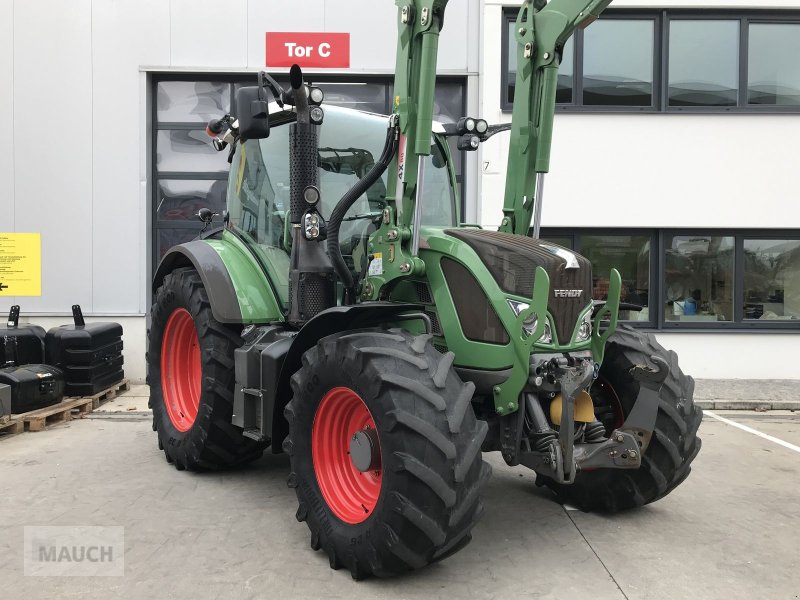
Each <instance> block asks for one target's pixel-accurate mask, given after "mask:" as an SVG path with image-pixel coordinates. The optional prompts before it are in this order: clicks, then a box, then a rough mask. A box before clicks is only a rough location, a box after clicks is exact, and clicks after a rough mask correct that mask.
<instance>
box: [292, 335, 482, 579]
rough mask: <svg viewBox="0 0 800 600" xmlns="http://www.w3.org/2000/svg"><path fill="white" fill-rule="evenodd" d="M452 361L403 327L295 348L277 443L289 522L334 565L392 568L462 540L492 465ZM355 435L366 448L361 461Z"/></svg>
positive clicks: (469, 391) (381, 571)
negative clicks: (292, 502)
mask: <svg viewBox="0 0 800 600" xmlns="http://www.w3.org/2000/svg"><path fill="white" fill-rule="evenodd" d="M452 364H453V355H452V353H447V354H445V355H442V354H440V353H438V352H437V351H436V350H434V348H433V346H432V345H431V343H430V336H418V337H415V336H412V335H410V334H408V333H406V332H404V331H401V330H391V331H379V330H361V331H356V332H344V333H339V334H335V335H332V336H329V337H326V338H324V339H322V340H321V341H320V342H319V343H318V344H317V346H316V347H315V348H312V349H310V350H308V351H307V352H306V353H305V354H304V355H303V366H302V368H301V369H300V370H299V371H298V372H297V373H296V374H295V375H294V376H293V377H292V392H293V397H292V400H291V401H290V402H289V404H288V405H287V406H286V409H285V411H284V414H285V415H286V418H287V420H288V422H289V437H287V439H286V441H285V443H284V450H285V451H286V452H287V453H288V454H289V455H290V457H291V474H290V476H289V486H290V487H293V488H295V491H296V493H297V500H298V503H299V507H298V509H297V515H296V516H297V520H298V521H305V522H306V524H307V525H308V527H309V529H310V530H311V547H312V548H313V549H314V550H318V549H320V548H322V549H324V550H325V552H326V553H327V554H328V557H329V559H330V565H331V567H332V568H334V569H338V568H340V567H342V566H344V567H347V568H349V569H350V573H351V575H352V576H353V578H355V579H362V578H364V577H367V576H369V575H375V576H379V577H386V576H392V575H396V574H398V573H402V572H404V571H408V570H410V569H418V568H421V567H423V566H425V565H427V564H429V563H431V562H434V561H437V560H441V559H443V558H445V557H446V556H449V555H451V554H453V553H454V552H456V551H458V550H459V549H461V548H463V547H464V546H465V545H466V544H467V543H468V542H469V540H470V538H471V534H470V532H471V530H472V528H473V527H474V526H475V524H476V523H477V521H478V519H479V518H480V516H481V514H482V512H483V507H482V505H481V502H480V498H479V496H478V492H479V490H480V487H481V486H482V484H483V483H484V482H485V481H486V480H487V479H488V478H489V475H490V473H491V468H490V467H489V465H488V464H487V463H485V462H484V461H483V460H482V458H481V444H482V442H483V440H484V438H485V437H486V432H487V425H486V423H485V422H484V421H478V420H476V418H475V414H474V413H473V411H472V405H471V400H472V396H473V393H474V391H475V386H474V385H473V384H472V383H463V382H462V381H461V379H460V378H459V377H458V375H457V373H456V372H455V370H454V369H453V367H452ZM356 434H358V435H360V436H361V441H362V442H364V444H366V445H367V446H369V447H370V448H371V449H372V455H371V458H370V454H363V455H362V456H360V460H361V461H362V462H361V464H362V467H361V468H359V467H357V464H359V459H357V458H356V455H357V454H359V453H358V452H357V450H358V448H357V447H356V446H354V445H353V444H355V443H357V440H356V439H355V437H354V436H356ZM367 434H368V435H367ZM370 440H371V441H370ZM350 451H352V454H351V452H350Z"/></svg>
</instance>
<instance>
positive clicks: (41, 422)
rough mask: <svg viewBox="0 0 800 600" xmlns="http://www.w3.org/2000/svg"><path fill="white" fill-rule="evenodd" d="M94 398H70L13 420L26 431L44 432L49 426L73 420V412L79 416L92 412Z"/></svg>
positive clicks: (23, 414) (15, 416) (20, 415)
mask: <svg viewBox="0 0 800 600" xmlns="http://www.w3.org/2000/svg"><path fill="white" fill-rule="evenodd" d="M92 403H93V401H92V398H70V399H67V400H64V401H63V402H59V403H58V404H54V405H53V406H48V407H47V408H40V409H39V410H32V411H30V412H26V413H22V414H19V415H14V417H13V418H15V419H17V420H19V421H21V422H23V423H24V424H25V431H42V430H43V429H45V428H46V427H48V426H49V425H55V424H56V423H64V422H66V421H71V420H72V411H77V414H78V416H80V415H85V414H88V413H90V412H92V410H93V409H92Z"/></svg>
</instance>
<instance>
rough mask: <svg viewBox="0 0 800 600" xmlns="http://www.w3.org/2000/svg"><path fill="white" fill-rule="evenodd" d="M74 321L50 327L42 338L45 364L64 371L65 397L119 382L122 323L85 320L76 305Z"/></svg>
mask: <svg viewBox="0 0 800 600" xmlns="http://www.w3.org/2000/svg"><path fill="white" fill-rule="evenodd" d="M72 314H73V318H74V321H75V322H74V324H72V325H61V326H60V327H54V328H53V329H51V330H50V331H48V332H47V336H46V338H45V356H46V357H47V363H48V364H51V365H55V366H57V367H59V368H61V369H63V370H64V373H65V377H66V393H67V395H68V396H91V395H93V394H96V393H98V392H100V391H102V390H104V389H106V388H108V387H111V386H112V385H114V384H115V383H117V382H119V381H122V379H123V378H124V377H125V373H124V371H123V370H122V365H123V360H124V359H123V357H122V325H120V324H119V323H111V322H108V323H86V322H85V321H84V320H83V314H82V313H81V308H80V306H77V305H75V306H73V307H72Z"/></svg>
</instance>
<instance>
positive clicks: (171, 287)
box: [147, 268, 264, 471]
mask: <svg viewBox="0 0 800 600" xmlns="http://www.w3.org/2000/svg"><path fill="white" fill-rule="evenodd" d="M239 345H241V338H240V337H239V334H238V332H237V331H236V330H235V329H234V328H231V327H228V326H227V325H223V324H222V323H219V322H218V321H216V320H215V319H214V317H213V315H212V314H211V305H210V304H209V301H208V294H207V293H206V290H205V287H204V286H203V282H202V280H201V279H200V275H199V274H198V273H197V271H195V270H194V269H191V268H180V269H175V270H174V271H173V272H171V273H169V274H168V275H167V276H166V277H164V283H163V285H161V287H159V288H158V290H157V291H156V295H155V300H154V302H153V308H152V311H151V324H150V331H149V347H148V352H147V364H148V376H147V381H148V383H149V384H150V408H152V409H153V429H154V430H155V431H156V432H157V433H158V447H159V449H161V450H163V451H164V455H165V456H166V459H167V462H169V463H172V464H174V465H175V467H176V468H177V469H178V470H179V471H182V470H184V469H190V470H205V469H218V468H222V467H231V466H234V465H238V464H242V463H245V462H249V461H251V460H253V459H255V458H258V457H259V456H261V454H262V452H263V449H264V446H263V444H258V443H256V442H254V441H253V440H250V439H248V438H245V437H243V436H242V430H241V429H239V428H238V427H235V426H233V425H232V424H231V414H232V412H233V385H234V380H233V377H234V375H233V351H234V350H235V349H236V348H237V347H238V346H239Z"/></svg>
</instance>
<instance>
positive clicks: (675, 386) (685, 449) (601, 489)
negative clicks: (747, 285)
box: [537, 325, 703, 513]
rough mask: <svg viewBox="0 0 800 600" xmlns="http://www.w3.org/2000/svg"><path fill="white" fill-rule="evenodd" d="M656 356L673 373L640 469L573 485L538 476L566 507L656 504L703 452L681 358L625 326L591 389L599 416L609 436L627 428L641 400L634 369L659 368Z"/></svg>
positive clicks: (583, 477)
mask: <svg viewBox="0 0 800 600" xmlns="http://www.w3.org/2000/svg"><path fill="white" fill-rule="evenodd" d="M653 355H656V356H659V357H660V358H663V359H664V360H665V361H666V362H667V364H668V365H669V367H670V372H669V376H668V377H667V379H666V380H665V381H664V384H663V385H662V386H661V393H660V396H659V402H658V415H657V418H656V424H655V430H654V431H653V436H652V438H651V439H650V445H649V446H648V447H647V450H646V451H645V452H644V454H643V455H642V465H641V467H639V468H638V469H635V470H628V469H596V470H592V471H578V473H577V475H576V477H575V482H574V483H573V484H572V485H563V484H559V483H556V482H555V481H554V480H552V479H550V478H548V477H540V476H538V475H537V483H538V484H540V485H546V486H548V487H549V488H551V489H552V490H553V491H554V492H555V493H556V495H557V496H558V498H559V500H560V501H561V502H563V503H566V504H571V505H573V506H576V507H578V508H580V509H581V510H584V511H599V512H607V513H613V512H617V511H621V510H626V509H630V508H636V507H639V506H643V505H645V504H649V503H650V502H655V501H656V500H659V499H661V498H663V497H664V496H666V495H667V494H669V493H670V492H671V491H672V490H674V489H675V488H676V487H678V486H679V485H680V484H681V483H683V481H684V480H685V479H686V478H687V477H688V476H689V472H690V471H691V464H692V461H693V460H694V458H695V457H696V456H697V453H698V452H699V451H700V438H699V437H698V436H697V430H698V429H699V427H700V422H701V421H702V420H703V411H702V409H701V408H700V407H698V406H697V405H695V403H694V401H693V399H692V395H693V393H694V380H693V379H692V378H691V377H689V376H688V375H684V373H683V372H682V371H681V369H680V367H679V366H678V356H677V354H675V352H673V351H672V350H670V351H667V350H665V349H664V348H663V347H662V346H661V345H660V344H659V343H658V342H657V341H656V339H655V337H654V336H653V335H652V334H650V333H643V332H640V331H637V330H635V329H633V328H631V327H628V326H626V325H621V326H620V327H619V328H618V329H617V331H616V332H614V334H613V335H612V336H611V337H610V338H609V340H608V343H607V344H606V353H605V360H604V361H603V364H602V366H601V367H600V373H599V377H598V379H597V381H596V382H595V384H594V385H593V386H592V389H591V395H592V400H593V402H594V405H595V415H596V417H597V419H598V420H599V421H600V422H602V423H603V424H604V425H605V427H606V434H608V435H610V434H611V432H612V431H613V430H614V429H615V428H617V427H619V426H621V425H622V423H624V421H625V419H626V418H627V416H628V415H629V414H630V412H631V410H632V409H633V405H634V404H635V402H636V398H637V396H638V394H639V384H638V383H637V382H636V381H635V380H634V379H633V376H632V375H631V373H630V370H631V367H633V366H634V365H647V366H649V367H657V365H654V364H653V362H652V361H651V360H650V357H651V356H653Z"/></svg>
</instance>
